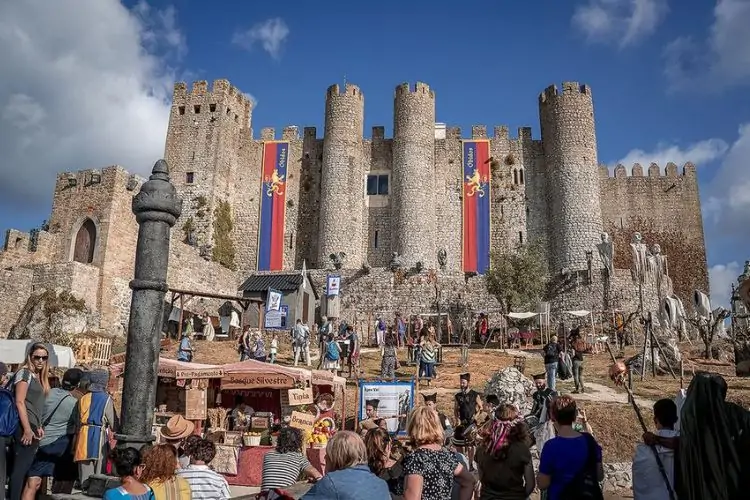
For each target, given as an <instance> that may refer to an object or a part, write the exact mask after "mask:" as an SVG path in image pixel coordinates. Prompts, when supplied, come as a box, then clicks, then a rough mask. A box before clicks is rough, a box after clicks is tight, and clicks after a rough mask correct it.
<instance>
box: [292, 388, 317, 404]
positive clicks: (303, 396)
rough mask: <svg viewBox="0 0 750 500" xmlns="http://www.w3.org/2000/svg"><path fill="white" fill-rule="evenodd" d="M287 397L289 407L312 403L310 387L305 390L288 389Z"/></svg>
mask: <svg viewBox="0 0 750 500" xmlns="http://www.w3.org/2000/svg"><path fill="white" fill-rule="evenodd" d="M287 396H288V397H289V405H290V406H299V405H310V404H313V402H314V398H313V392H312V387H308V388H306V389H289V390H288V391H287Z"/></svg>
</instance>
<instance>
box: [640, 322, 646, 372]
mask: <svg viewBox="0 0 750 500" xmlns="http://www.w3.org/2000/svg"><path fill="white" fill-rule="evenodd" d="M643 331H644V334H643V351H642V352H643V357H642V361H641V382H643V379H644V378H646V354H648V320H645V321H644V322H643Z"/></svg>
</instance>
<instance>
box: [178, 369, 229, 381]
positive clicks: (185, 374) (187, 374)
mask: <svg viewBox="0 0 750 500" xmlns="http://www.w3.org/2000/svg"><path fill="white" fill-rule="evenodd" d="M223 376H224V369H223V368H197V369H190V368H188V369H178V370H175V378H178V379H187V378H221V377H223Z"/></svg>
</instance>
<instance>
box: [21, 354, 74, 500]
mask: <svg viewBox="0 0 750 500" xmlns="http://www.w3.org/2000/svg"><path fill="white" fill-rule="evenodd" d="M81 375H83V371H82V370H80V369H78V368H71V369H69V370H67V371H66V372H65V373H64V374H63V378H62V382H61V387H55V388H54V389H52V390H50V392H49V394H48V395H47V400H46V401H45V403H44V417H43V420H42V428H43V429H44V437H43V438H42V439H41V441H40V442H39V449H38V450H37V452H36V456H35V457H34V462H33V463H32V465H31V468H30V469H29V472H28V475H27V479H26V487H25V491H24V493H23V496H24V498H34V497H35V496H36V493H37V491H39V487H40V486H41V485H42V479H43V478H48V477H54V478H55V487H56V488H55V493H64V492H65V491H58V490H59V489H60V488H59V487H60V486H63V484H60V483H64V485H65V486H67V488H70V489H71V490H72V487H73V482H74V481H75V479H76V477H77V475H78V474H77V471H76V470H75V467H70V465H71V464H72V463H73V449H72V446H71V444H72V441H73V437H74V436H75V431H76V420H75V417H74V412H75V409H76V404H77V403H78V399H77V398H76V396H75V395H74V394H73V393H72V392H73V390H74V389H76V388H77V387H78V383H79V382H80V381H81ZM67 488H64V489H67Z"/></svg>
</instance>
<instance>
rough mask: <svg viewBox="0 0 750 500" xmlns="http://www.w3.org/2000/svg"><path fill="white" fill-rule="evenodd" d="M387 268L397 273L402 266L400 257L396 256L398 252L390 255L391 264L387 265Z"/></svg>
mask: <svg viewBox="0 0 750 500" xmlns="http://www.w3.org/2000/svg"><path fill="white" fill-rule="evenodd" d="M388 266H389V267H390V268H391V271H393V272H396V271H398V270H399V269H401V268H402V267H403V266H404V263H403V262H402V261H401V256H400V255H399V254H398V252H393V254H391V262H390V263H389V264H388Z"/></svg>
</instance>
